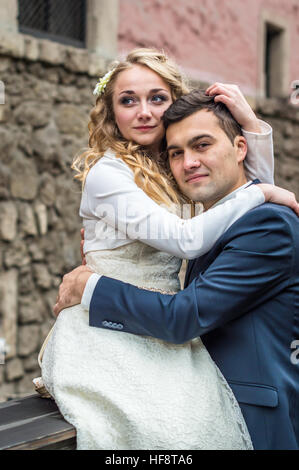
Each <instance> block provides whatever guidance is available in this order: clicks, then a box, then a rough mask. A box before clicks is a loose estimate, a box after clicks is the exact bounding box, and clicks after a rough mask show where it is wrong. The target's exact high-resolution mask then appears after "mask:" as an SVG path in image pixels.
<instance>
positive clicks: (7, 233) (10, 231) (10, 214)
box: [0, 202, 18, 241]
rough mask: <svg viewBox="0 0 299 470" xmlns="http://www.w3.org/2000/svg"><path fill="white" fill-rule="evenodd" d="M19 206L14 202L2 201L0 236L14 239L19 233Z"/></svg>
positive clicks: (0, 203) (0, 205) (10, 239)
mask: <svg viewBox="0 0 299 470" xmlns="http://www.w3.org/2000/svg"><path fill="white" fill-rule="evenodd" d="M17 220H18V213H17V208H16V206H15V204H14V203H13V202H0V238H1V239H2V240H5V241H12V240H14V239H15V237H16V233H17Z"/></svg>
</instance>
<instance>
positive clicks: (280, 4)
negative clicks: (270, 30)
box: [119, 0, 299, 96]
mask: <svg viewBox="0 0 299 470" xmlns="http://www.w3.org/2000/svg"><path fill="white" fill-rule="evenodd" d="M262 10H267V11H268V12H269V13H270V14H273V15H275V16H277V17H279V18H281V19H283V20H284V21H286V22H287V23H288V24H289V25H290V43H291V44H290V60H289V71H288V72H289V82H290V84H291V82H292V81H293V80H298V79H299V0H120V26H119V52H120V53H125V52H127V51H128V50H130V49H132V48H133V47H136V46H142V47H148V46H154V47H157V48H160V49H161V48H163V49H164V50H165V51H167V52H168V53H169V54H170V55H171V56H172V57H173V58H175V59H176V60H177V62H178V63H179V64H180V65H181V66H182V67H183V69H184V71H185V72H186V73H187V74H188V75H189V76H190V77H191V78H194V79H198V80H200V81H204V82H208V83H211V82H214V81H222V82H226V83H237V84H239V86H241V87H242V90H243V91H244V92H245V93H246V94H247V95H251V96H256V94H257V90H258V88H259V75H260V70H259V60H258V56H259V51H260V50H261V37H260V36H261V35H260V21H261V13H262Z"/></svg>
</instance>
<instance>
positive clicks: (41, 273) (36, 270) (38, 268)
mask: <svg viewBox="0 0 299 470" xmlns="http://www.w3.org/2000/svg"><path fill="white" fill-rule="evenodd" d="M33 276H34V279H35V282H36V285H37V286H39V287H41V288H42V289H49V288H50V287H51V286H52V277H51V274H50V273H49V271H48V268H47V266H46V265H45V264H37V263H35V264H34V265H33Z"/></svg>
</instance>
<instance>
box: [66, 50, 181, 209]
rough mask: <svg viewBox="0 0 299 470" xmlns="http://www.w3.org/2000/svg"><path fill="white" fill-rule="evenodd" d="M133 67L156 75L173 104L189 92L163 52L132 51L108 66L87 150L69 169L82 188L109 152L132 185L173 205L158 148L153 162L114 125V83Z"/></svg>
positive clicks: (174, 195)
mask: <svg viewBox="0 0 299 470" xmlns="http://www.w3.org/2000/svg"><path fill="white" fill-rule="evenodd" d="M136 64H138V65H143V66H146V67H148V68H149V69H151V70H153V71H154V72H156V73H157V74H158V75H160V77H161V78H162V79H163V80H164V82H165V83H166V84H167V85H168V86H169V88H170V90H171V96H172V100H173V101H175V100H177V99H178V98H180V97H181V96H182V95H184V94H187V93H188V92H189V88H188V85H187V81H186V79H185V78H184V77H183V75H182V73H181V72H180V71H179V69H178V67H177V66H176V64H175V63H174V62H173V61H172V60H170V59H169V58H168V57H167V56H166V55H165V54H164V53H163V52H159V51H157V50H155V49H145V48H139V49H134V50H132V51H131V52H130V53H129V54H128V56H127V57H126V59H125V60H124V61H122V62H117V63H114V64H113V65H112V68H113V73H112V75H111V77H110V80H109V82H108V83H107V85H106V88H105V91H104V93H102V94H101V95H100V96H99V97H98V98H97V100H96V104H95V107H94V108H93V109H92V111H91V113H90V122H89V123H88V129H89V148H88V150H87V151H85V152H84V153H83V154H81V155H79V156H77V157H76V158H75V159H74V162H73V164H72V169H73V170H75V171H76V175H75V178H76V179H78V180H79V181H81V182H82V187H84V183H85V180H86V176H87V174H88V172H89V170H90V169H91V168H92V166H93V165H94V164H95V163H96V162H97V161H98V160H99V159H100V158H101V157H102V156H103V155H104V153H105V151H106V150H107V149H109V148H110V149H112V150H114V152H115V153H116V156H117V157H118V158H121V159H122V160H123V161H124V162H125V163H126V164H127V165H128V166H129V167H130V168H131V169H132V170H133V173H134V180H135V183H136V184H137V185H138V186H139V187H140V188H141V189H142V190H143V191H144V192H145V193H146V194H147V195H148V196H149V197H150V198H151V199H153V200H154V201H156V202H157V203H164V204H166V205H168V206H169V205H171V204H172V203H176V204H177V203H180V202H182V201H183V200H184V199H182V197H181V195H180V193H179V191H178V188H177V186H176V183H175V180H174V178H173V176H172V174H171V172H170V169H169V166H168V164H167V159H165V158H163V157H162V155H163V154H162V148H161V154H160V155H159V157H158V158H157V157H155V158H154V157H153V156H151V155H149V152H148V151H147V150H146V148H143V147H141V146H140V145H138V144H136V143H135V142H130V141H127V140H126V139H125V138H124V137H123V136H122V135H121V134H120V132H119V130H118V127H117V125H116V122H115V118H114V112H113V101H112V99H113V90H114V84H115V81H116V79H117V77H118V75H119V74H120V73H121V72H123V71H124V70H127V69H129V68H131V67H132V66H133V65H136Z"/></svg>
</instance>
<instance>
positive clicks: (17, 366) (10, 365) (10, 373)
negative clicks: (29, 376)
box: [5, 357, 24, 382]
mask: <svg viewBox="0 0 299 470" xmlns="http://www.w3.org/2000/svg"><path fill="white" fill-rule="evenodd" d="M5 375H6V380H7V381H8V382H12V381H13V380H17V379H21V378H22V377H23V376H24V370H23V365H22V361H21V360H20V359H19V358H17V357H16V358H14V359H12V360H10V361H8V362H7V363H6V364H5Z"/></svg>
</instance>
